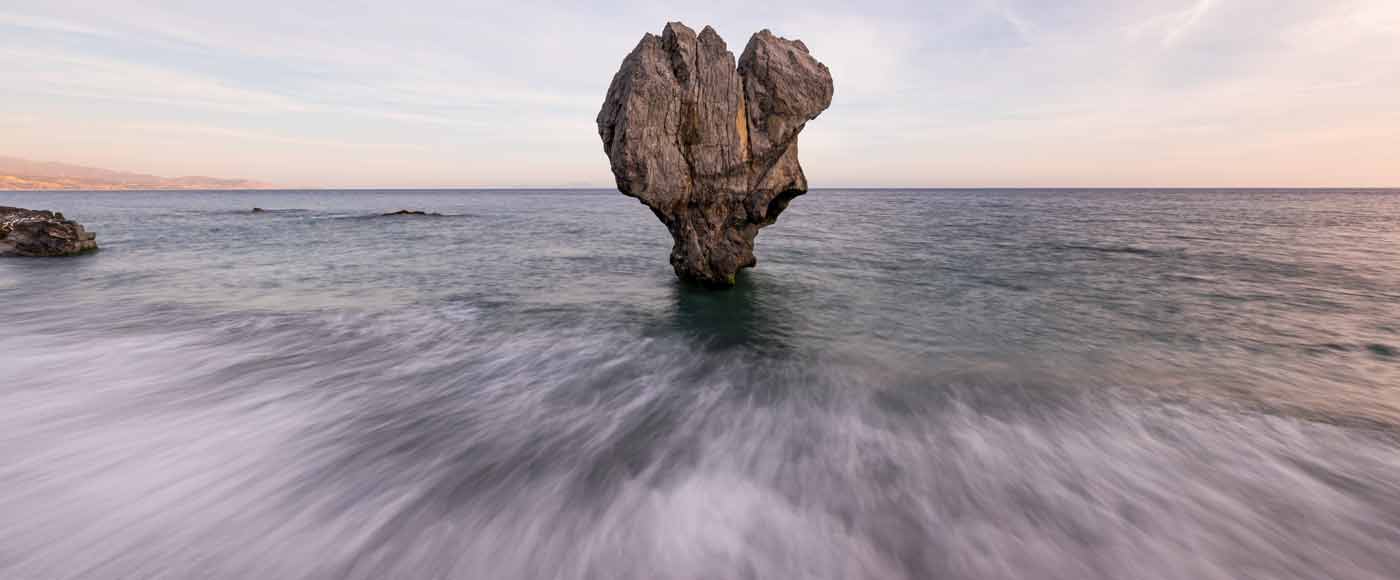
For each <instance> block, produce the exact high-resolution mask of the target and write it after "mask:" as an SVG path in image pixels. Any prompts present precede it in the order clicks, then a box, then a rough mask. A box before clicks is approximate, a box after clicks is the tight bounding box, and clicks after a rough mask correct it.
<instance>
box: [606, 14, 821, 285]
mask: <svg viewBox="0 0 1400 580" xmlns="http://www.w3.org/2000/svg"><path fill="white" fill-rule="evenodd" d="M831 95H832V84H831V71H829V70H827V68H826V65H823V64H822V63H820V62H817V59H815V58H812V55H811V54H809V53H808V51H807V46H806V45H804V44H802V41H800V40H787V39H785V38H779V37H777V36H773V34H772V33H771V32H769V31H767V30H764V31H762V32H759V33H758V34H755V35H753V37H752V38H750V39H749V44H748V46H747V47H746V48H744V53H743V55H742V56H740V57H739V62H738V67H737V68H736V67H735V62H734V54H733V53H731V52H729V50H728V48H727V47H726V46H725V44H724V40H723V39H721V38H720V37H719V34H717V33H716V32H715V31H714V29H712V28H710V27H708V26H706V27H705V29H704V30H702V31H700V34H699V35H696V34H695V31H694V30H691V29H690V28H687V27H686V26H685V25H684V24H681V23H679V22H672V23H670V24H667V25H666V28H665V30H663V31H662V33H661V36H659V37H658V36H655V35H652V34H650V33H648V34H647V35H645V36H643V37H642V41H641V42H640V43H638V44H637V48H635V49H633V50H632V53H631V54H629V55H627V58H626V59H625V60H623V61H622V69H621V70H619V71H618V72H617V75H616V76H614V77H613V80H612V86H610V87H608V96H607V100H606V101H604V102H603V109H602V111H599V113H598V134H599V135H600V136H601V137H602V138H603V150H604V151H606V152H607V154H608V159H609V160H610V161H611V162H612V171H613V175H614V176H615V177H616V178H617V188H618V189H619V190H620V191H622V193H624V194H626V195H629V196H632V197H635V198H637V199H639V200H641V202H642V203H644V204H646V206H647V207H649V208H651V211H652V212H653V213H655V214H656V217H658V218H660V219H661V221H662V222H663V223H665V224H666V227H667V228H668V229H670V230H671V237H672V238H674V239H675V246H674V247H673V248H672V249H671V265H672V267H674V268H675V270H676V275H678V276H680V277H681V278H683V279H688V280H694V281H697V282H700V283H703V284H706V285H711V286H728V285H732V284H733V283H734V274H735V273H736V272H738V270H739V269H740V268H748V267H751V266H753V265H754V264H755V263H756V260H755V258H754V255H753V240H754V237H755V236H757V235H758V230H759V228H762V227H764V226H766V225H769V224H772V223H773V222H774V221H775V220H777V219H778V214H780V213H782V211H783V209H785V208H786V207H787V205H788V202H789V201H792V198H794V197H797V196H799V195H802V194H803V193H806V192H807V178H806V176H804V175H803V174H802V167H801V166H800V165H798V163H797V134H798V133H799V132H801V131H802V128H803V127H804V126H805V125H806V124H807V121H809V120H812V119H815V118H816V117H817V115H818V114H820V113H821V112H822V111H823V110H825V109H826V108H827V107H828V106H830V105H831Z"/></svg>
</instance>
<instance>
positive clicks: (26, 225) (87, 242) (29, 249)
mask: <svg viewBox="0 0 1400 580" xmlns="http://www.w3.org/2000/svg"><path fill="white" fill-rule="evenodd" d="M96 249H97V235H96V234H93V233H91V232H89V231H87V230H85V229H83V226H82V225H81V224H79V223H78V222H75V221H73V220H70V219H66V218H64V217H63V214H61V213H57V212H52V211H35V210H32V209H21V208H17V207H0V256H70V255H73V254H81V253H83V252H87V251H91V250H96Z"/></svg>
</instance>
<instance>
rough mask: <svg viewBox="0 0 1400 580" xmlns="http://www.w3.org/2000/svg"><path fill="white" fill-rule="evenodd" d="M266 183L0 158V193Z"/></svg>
mask: <svg viewBox="0 0 1400 580" xmlns="http://www.w3.org/2000/svg"><path fill="white" fill-rule="evenodd" d="M268 187H271V186H270V185H268V184H266V183H261V182H257V181H250V180H247V179H221V178H217V177H200V176H189V177H160V176H157V175H145V174H141V173H128V172H125V171H113V170H110V169H99V168H96V167H83V166H80V165H69V164H67V163H52V162H47V161H30V160H27V159H17V158H14V157H3V156H0V190H34V189H58V190H62V189H69V190H125V189H266V188H268Z"/></svg>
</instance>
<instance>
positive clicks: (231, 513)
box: [0, 190, 1400, 580]
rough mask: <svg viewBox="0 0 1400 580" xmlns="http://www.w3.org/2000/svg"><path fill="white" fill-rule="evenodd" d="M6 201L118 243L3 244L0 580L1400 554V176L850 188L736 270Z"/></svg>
mask: <svg viewBox="0 0 1400 580" xmlns="http://www.w3.org/2000/svg"><path fill="white" fill-rule="evenodd" d="M0 205H16V206H22V207H30V208H35V209H55V210H60V211H63V212H64V213H65V214H66V215H68V216H69V217H73V218H75V219H78V220H80V221H82V222H83V223H84V224H85V225H87V226H88V229H90V230H94V231H97V232H98V236H99V237H98V241H99V242H100V243H101V245H102V248H103V249H102V250H101V251H100V252H98V253H96V254H93V255H89V256H83V257H78V258H71V259H48V260H30V259H11V260H4V261H0V305H3V313H4V316H3V327H0V578H7V579H8V578H18V579H29V578H36V579H45V580H47V579H65V578H99V579H106V578H171V579H183V578H326V579H330V578H365V579H378V578H598V579H612V578H638V579H642V578H799V577H808V578H1008V579H1009V578H1031V577H1033V578H1064V579H1067V580H1068V579H1074V580H1079V579H1088V578H1135V579H1152V578H1181V579H1202V578H1220V579H1235V578H1377V579H1380V578H1394V577H1395V574H1396V571H1397V570H1400V436H1398V435H1400V430H1397V429H1400V192H1379V191H1369V192H1367V191H1359V192H1350V191H1220V192H1214V191H996V190H986V191H893V190H890V191H838V190H824V191H816V192H813V193H811V194H809V195H807V196H805V197H802V198H800V199H798V200H796V201H794V202H793V205H792V207H791V208H790V209H789V210H788V211H787V212H785V213H784V214H783V220H782V221H781V222H780V223H779V224H778V225H776V226H773V227H771V228H768V229H765V230H764V232H763V234H762V235H761V236H760V237H759V245H758V252H757V253H758V258H759V266H758V268H757V269H755V270H751V271H746V272H744V273H742V274H741V275H740V276H739V285H738V287H737V288H735V289H733V290H731V291H728V292H720V293H715V292H707V291H703V290H695V289H691V288H688V287H685V286H683V285H681V284H679V283H677V282H676V281H675V280H674V278H673V276H672V274H671V272H670V268H669V265H668V264H667V262H666V260H667V255H668V252H669V244H670V240H669V237H668V236H667V234H666V232H665V229H664V228H663V227H662V226H661V225H660V224H659V223H657V222H656V221H655V220H654V218H653V217H652V216H651V215H650V213H649V212H648V211H646V210H645V208H643V207H642V206H641V205H639V204H637V203H635V202H634V201H632V200H629V199H627V198H625V197H623V196H621V195H618V194H616V193H613V192H604V191H537V192H526V191H470V192H365V191H357V192H256V193H5V192H0ZM255 206H256V207H263V208H268V209H269V210H274V211H269V212H267V213H262V214H252V213H250V212H249V210H250V209H251V208H252V207H255ZM399 208H413V209H424V210H430V211H437V212H441V213H443V214H445V215H444V216H442V217H375V216H376V214H378V213H382V212H386V211H392V210H396V209H399Z"/></svg>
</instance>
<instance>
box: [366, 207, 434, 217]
mask: <svg viewBox="0 0 1400 580" xmlns="http://www.w3.org/2000/svg"><path fill="white" fill-rule="evenodd" d="M380 215H382V216H384V217H389V216H396V215H425V216H440V215H442V214H440V213H433V212H426V211H419V210H416V209H401V210H399V211H391V212H389V213H386V214H380Z"/></svg>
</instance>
